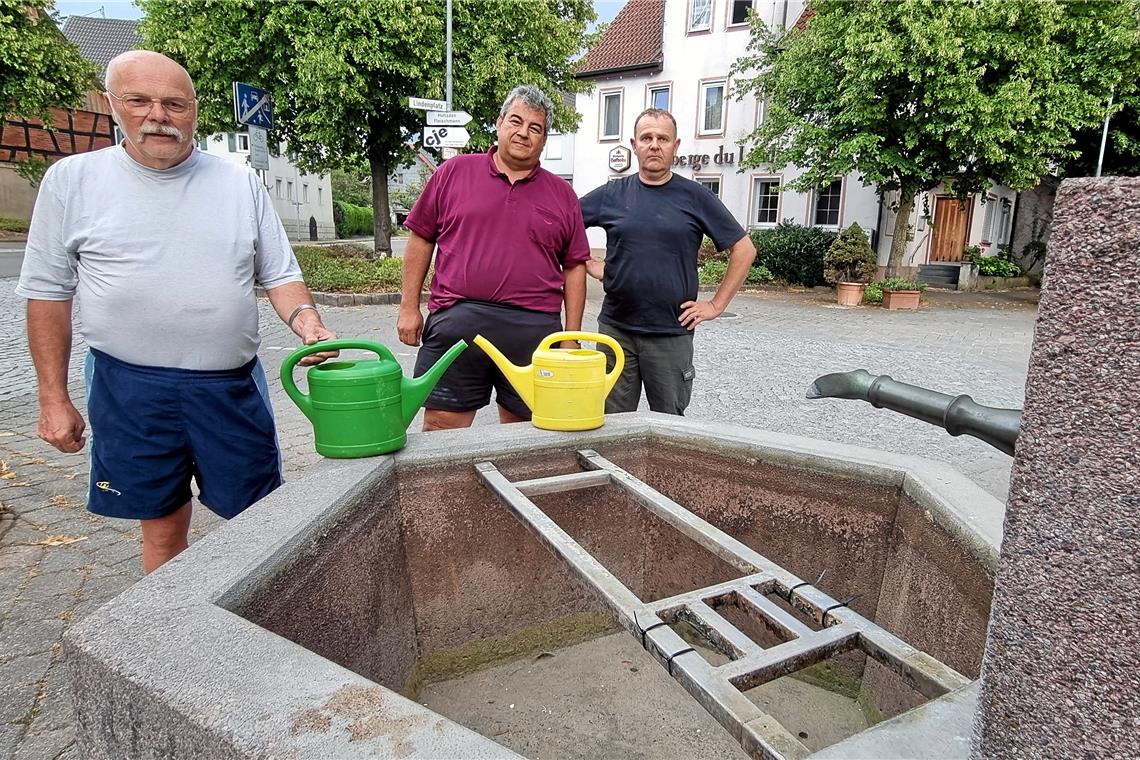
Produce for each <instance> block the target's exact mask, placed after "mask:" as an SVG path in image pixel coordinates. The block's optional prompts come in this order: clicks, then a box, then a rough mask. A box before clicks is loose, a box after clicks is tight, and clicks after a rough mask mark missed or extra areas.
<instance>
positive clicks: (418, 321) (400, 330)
mask: <svg viewBox="0 0 1140 760" xmlns="http://www.w3.org/2000/svg"><path fill="white" fill-rule="evenodd" d="M423 331H424V315H423V314H421V313H420V310H419V307H416V308H410V307H405V306H401V307H400V313H399V316H397V317H396V334H397V335H399V336H400V342H401V343H405V344H407V345H409V346H418V345H419V344H420V336H421V335H422V333H423Z"/></svg>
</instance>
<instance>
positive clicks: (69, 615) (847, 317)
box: [0, 279, 1036, 760]
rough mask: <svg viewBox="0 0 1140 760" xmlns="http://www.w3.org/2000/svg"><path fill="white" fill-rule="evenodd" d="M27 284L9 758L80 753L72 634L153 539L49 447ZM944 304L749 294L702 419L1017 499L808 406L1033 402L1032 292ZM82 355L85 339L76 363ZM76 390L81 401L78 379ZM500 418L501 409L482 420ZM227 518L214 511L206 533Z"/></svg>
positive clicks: (982, 470)
mask: <svg viewBox="0 0 1140 760" xmlns="http://www.w3.org/2000/svg"><path fill="white" fill-rule="evenodd" d="M14 286H15V281H14V280H12V279H0V357H2V358H0V756H5V755H9V754H10V755H12V756H14V757H15V758H19V759H20V760H24V759H27V760H48V759H54V758H61V757H64V758H70V757H74V756H75V748H74V731H73V728H72V721H71V714H70V710H71V706H70V701H69V697H68V694H67V685H66V681H65V677H64V673H63V667H62V663H61V660H60V651H59V645H60V638H61V636H62V634H63V631H64V630H65V629H66V627H67V626H68V625H70V624H72V623H74V622H75V621H77V620H79V619H81V618H82V617H83V616H85V615H87V614H88V613H90V612H91V611H92V610H94V609H95V608H96V607H98V606H99V605H101V604H103V603H104V602H106V601H107V600H108V599H110V598H111V597H113V596H114V595H116V594H117V593H119V592H120V591H122V590H123V589H124V588H126V587H127V586H128V585H130V584H131V583H133V582H134V581H135V580H137V578H138V577H139V575H140V569H139V564H140V563H139V546H138V541H139V538H140V536H139V531H138V529H137V527H136V526H137V523H133V524H132V523H125V522H121V521H115V520H105V519H103V518H100V517H97V516H95V515H91V514H89V513H87V512H86V511H85V510H84V504H85V500H86V496H85V491H86V486H87V482H86V472H87V462H86V458H85V455H83V454H73V455H63V454H59V453H58V452H55V450H54V449H51V448H50V447H48V446H47V445H46V444H43V443H42V442H40V441H39V440H38V439H36V438H35V435H34V427H35V420H36V416H37V410H36V398H35V378H34V374H33V372H32V369H31V366H30V364H29V362H28V360H27V355H26V346H25V342H24V337H23V333H24V325H23V317H22V314H23V303H22V302H20V300H19V299H17V298H16V297H15V296H14V294H13V288H14ZM599 298H600V293H599V292H598V289H597V288H596V287H592V288H591V290H590V299H589V303H588V304H587V320H586V327H587V329H589V328H590V327H593V326H594V324H595V323H594V317H595V315H596V314H597V309H598V306H599ZM933 300H934V302H935V305H934V306H932V307H931V308H925V309H923V310H922V311H919V312H917V313H903V312H887V311H884V310H881V309H874V308H860V309H841V308H838V307H836V306H834V305H833V304H832V303H831V302H830V298H828V297H827V296H825V295H819V294H816V293H811V292H809V293H787V292H782V291H781V292H769V293H764V294H760V295H751V296H741V297H738V298H737V300H736V301H734V302H733V305H732V307H731V308H732V311H733V312H734V316H732V317H729V318H722V319H720V320H717V321H716V322H712V323H708V324H706V325H704V326H702V327H701V329H700V331H699V333H698V336H697V373H698V376H697V381H696V386H695V389H694V394H693V403H692V406H691V407H690V412H689V413H690V415H691V416H696V417H703V418H707V419H712V420H724V421H731V422H734V423H740V424H744V425H750V426H755V427H761V428H767V429H770V430H776V431H781V432H792V433H796V434H799V435H807V436H813V437H816V438H823V439H829V440H834V441H840V442H845V443H854V444H861V445H865V446H876V447H879V448H883V449H886V450H889V451H894V452H900V453H906V454H918V455H921V456H926V457H931V458H934V459H938V460H942V461H947V462H950V463H952V464H954V465H956V466H957V467H959V468H960V469H961V470H962V471H963V472H964V473H965V474H966V475H968V476H969V477H971V478H973V479H974V480H975V481H977V482H978V483H979V484H980V485H981V486H982V487H984V488H985V489H986V490H988V491H990V492H991V493H993V494H995V495H996V496H998V497H999V498H1002V499H1003V500H1004V498H1005V495H1006V490H1007V487H1008V480H1009V470H1010V464H1011V461H1010V458H1009V457H1007V456H1005V455H1004V454H1001V453H999V452H997V451H995V450H994V449H992V448H990V447H989V446H986V445H985V444H982V443H980V442H978V441H975V440H974V439H969V438H951V437H950V436H948V435H946V434H945V433H943V432H941V431H939V430H936V429H935V428H932V427H929V426H927V425H924V424H922V423H919V422H917V421H915V420H910V419H907V418H904V417H901V416H898V415H895V414H892V413H890V412H886V411H882V410H876V409H874V408H872V407H871V406H870V405H867V404H862V403H858V402H852V401H835V400H825V401H808V400H806V399H805V398H804V391H805V390H806V388H807V386H808V385H809V383H810V382H811V380H812V379H814V378H815V377H816V376H817V375H819V374H822V373H825V372H833V371H839V370H846V369H853V368H856V367H863V368H866V369H868V370H870V371H871V372H874V373H889V374H891V375H892V376H893V377H895V378H896V379H898V380H903V381H907V382H911V383H916V384H919V385H925V386H928V387H932V388H936V389H940V390H944V391H947V392H954V393H958V392H970V393H971V394H973V396H974V398H975V399H976V400H977V401H979V402H980V403H983V404H990V405H996V406H1020V405H1021V401H1022V390H1023V386H1024V381H1025V375H1026V367H1027V361H1028V354H1029V346H1030V340H1031V337H1032V329H1033V320H1034V318H1035V316H1036V309H1035V307H1034V306H1033V305H1032V304H1031V303H1027V302H1026V301H1025V300H1024V299H1023V298H1018V297H1000V296H999V297H994V296H989V297H981V298H976V297H973V296H968V295H965V294H956V293H947V294H939V295H936V296H933ZM261 309H262V324H263V325H265V339H264V342H263V345H262V349H261V356H262V360H263V361H264V363H265V364H266V366H267V368H269V375H270V379H271V383H272V388H273V400H274V405H275V408H276V409H277V414H278V420H279V423H280V435H281V441H282V445H283V447H284V449H285V463H286V470H287V471H288V473H289V474H291V475H294V476H295V475H296V474H297V473H299V472H300V471H302V470H303V469H304V468H305V467H307V466H308V465H310V464H312V463H313V462H314V461H316V460H317V458H318V457H317V455H316V454H315V453H314V452H313V450H312V443H311V431H310V429H309V426H308V424H307V422H306V421H305V419H304V418H303V417H302V415H301V414H300V413H299V412H298V411H297V410H296V409H295V408H294V407H293V405H292V404H291V402H289V400H288V399H287V398H286V397H285V396H284V393H283V391H282V390H281V388H280V383H279V382H278V381H277V380H275V379H274V372H273V368H275V367H277V366H279V365H280V362H281V360H282V359H283V358H284V357H285V355H286V354H287V352H289V351H290V350H291V349H292V348H293V347H294V345H295V339H294V338H293V336H292V335H291V334H290V333H287V331H286V330H285V328H284V326H283V325H281V324H280V322H279V321H278V320H277V319H276V318H275V317H274V316H273V315H272V313H271V311H270V309H269V308H268V306H267V304H265V303H264V302H263V303H262V306H261ZM324 312H325V315H326V316H325V318H326V320H327V321H328V323H329V324H330V325H332V326H333V327H334V329H336V330H337V331H338V332H339V333H340V334H341V335H342V336H344V337H349V336H353V337H362V338H368V339H372V340H378V341H380V342H382V343H385V344H387V345H388V346H390V347H393V349H394V351H395V352H396V355H397V357H398V358H399V360H400V362H401V363H402V364H403V365H404V367H405V369H410V367H411V366H412V363H413V360H414V350H413V349H409V348H408V347H406V346H401V345H400V344H399V343H398V342H397V340H396V335H395V316H396V307H394V306H360V307H344V308H333V307H325V308H324ZM82 351H83V346H82V345H80V344H79V342H78V341H77V345H76V346H75V351H74V354H73V362H72V367H73V368H74V367H77V366H79V363H78V358H79V357H80V355H81V352H82ZM75 374H76V373H75V372H74V371H73V376H75ZM75 380H78V377H75ZM72 390H73V393H74V396H75V398H76V399H77V403H80V404H82V401H83V391H82V388H81V387H80V385H79V383H78V382H73V383H72ZM493 419H494V413H493V410H492V408H490V407H489V408H488V409H485V410H483V412H481V413H480V414H479V416H478V417H477V422H478V423H479V424H488V423H490V422H492V421H493ZM414 424H415V423H414ZM440 435H445V434H443V433H441V434H440ZM219 522H220V521H219V520H217V519H216V518H213V517H212V516H211V515H210V514H209V513H208V512H207V511H206V510H204V509H199V510H198V511H197V513H196V515H195V518H194V522H193V524H192V537H191V540H196V539H197V538H199V537H200V536H201V535H203V534H205V533H206V532H208V531H209V530H210V529H212V528H214V527H215V526H216V525H218V524H219Z"/></svg>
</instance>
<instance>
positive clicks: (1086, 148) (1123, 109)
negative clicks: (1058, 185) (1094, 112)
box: [1062, 92, 1140, 177]
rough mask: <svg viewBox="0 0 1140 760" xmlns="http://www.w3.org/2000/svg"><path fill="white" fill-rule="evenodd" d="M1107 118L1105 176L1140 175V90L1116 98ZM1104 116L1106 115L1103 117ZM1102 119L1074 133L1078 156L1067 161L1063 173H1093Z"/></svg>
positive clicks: (1084, 175) (1103, 170) (1091, 174)
mask: <svg viewBox="0 0 1140 760" xmlns="http://www.w3.org/2000/svg"><path fill="white" fill-rule="evenodd" d="M1113 111H1114V113H1112V115H1111V117H1110V118H1109V122H1108V142H1107V143H1106V144H1105V148H1104V166H1103V167H1102V169H1101V173H1102V174H1104V175H1105V176H1117V177H1120V176H1126V177H1136V176H1140V93H1136V92H1133V93H1132V94H1131V95H1126V96H1124V97H1123V98H1116V100H1115V102H1114V107H1113ZM1102 118H1103V117H1102ZM1103 126H1104V125H1103V123H1102V124H1098V125H1097V126H1095V127H1089V128H1088V129H1082V130H1080V131H1078V132H1077V133H1076V135H1075V145H1074V147H1075V148H1076V150H1077V156H1076V157H1075V158H1073V159H1071V160H1069V161H1066V162H1065V164H1064V166H1063V169H1062V173H1063V174H1064V175H1065V176H1066V177H1092V176H1093V175H1095V174H1096V162H1097V158H1098V157H1099V156H1100V138H1101V133H1102V128H1103Z"/></svg>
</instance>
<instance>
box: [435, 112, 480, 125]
mask: <svg viewBox="0 0 1140 760" xmlns="http://www.w3.org/2000/svg"><path fill="white" fill-rule="evenodd" d="M424 115H425V116H426V117H427V124H428V126H429V127H463V126H466V125H467V124H469V123H471V114H469V113H467V112H466V111H428V112H427V113H426V114H424Z"/></svg>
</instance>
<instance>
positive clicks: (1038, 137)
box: [733, 0, 1140, 271]
mask: <svg viewBox="0 0 1140 760" xmlns="http://www.w3.org/2000/svg"><path fill="white" fill-rule="evenodd" d="M810 10H811V11H813V12H814V15H812V16H811V17H810V19H809V20H808V21H807V23H806V26H805V28H803V29H794V30H791V31H790V32H785V30H781V29H768V28H767V27H765V26H764V24H763V22H762V21H761V20H760V19H759V18H754V19H753V22H752V40H751V42H750V45H749V52H748V54H747V55H745V56H744V57H743V58H741V60H740V61H738V62H737V64H736V65H735V66H734V68H733V73H734V74H735V75H739V76H741V78H740V79H738V81H737V86H738V95H739V94H743V93H751V94H752V95H754V96H755V97H756V98H759V99H763V100H764V101H766V102H767V104H768V105H767V109H766V115H765V120H764V122H763V123H762V124H761V125H760V126H758V127H757V128H756V129H755V130H754V131H753V132H752V133H751V134H749V135H748V136H747V137H746V138H745V139H744V140H743V141H742V144H744V145H746V146H747V147H748V154H747V156H746V158H745V161H744V166H746V167H747V166H760V165H764V164H769V165H775V166H784V165H786V164H795V165H797V166H799V167H801V168H802V169H803V170H804V173H803V174H802V175H801V176H799V177H798V178H797V179H796V180H794V181H792V182H789V183H788V184H789V186H791V187H792V188H794V189H798V190H806V189H809V188H811V187H814V186H818V185H823V184H827V183H828V182H831V181H832V180H834V179H835V178H836V177H839V176H842V175H844V174H847V173H849V172H857V173H858V174H859V175H861V179H862V180H863V181H864V182H867V183H871V184H874V185H877V186H878V188H879V189H880V190H881V191H895V190H897V191H898V193H899V195H898V202H897V209H896V210H897V212H898V214H897V219H896V222H895V233H894V239H893V244H892V246H891V257H890V262H889V267H890V268H891V269H892V271H893V270H896V269H897V268H898V267H899V265H900V263H901V261H902V256H903V253H904V252H905V248H906V238H907V235H906V231H907V223H908V220H909V218H910V214H911V211H912V210H913V208H914V200H915V196H916V195H917V194H918V193H919V192H921V191H924V190H929V189H930V188H933V187H935V186H936V185H938V184H939V183H940V182H943V181H946V182H947V183H948V187H949V189H950V192H952V193H953V194H954V195H956V196H957V197H958V198H959V199H965V198H967V197H968V196H969V195H970V194H972V193H975V192H978V191H980V190H982V189H984V188H985V187H986V184H987V182H988V180H989V179H991V178H992V179H993V180H995V181H997V182H999V183H1002V184H1005V185H1007V186H1009V187H1012V188H1015V189H1022V188H1027V187H1031V186H1033V185H1034V184H1036V182H1037V180H1038V179H1039V178H1040V177H1041V176H1043V175H1044V174H1045V173H1046V172H1047V170H1048V168H1049V166H1050V165H1051V163H1052V162H1055V161H1061V160H1064V159H1065V158H1068V157H1070V156H1072V155H1073V154H1074V153H1075V151H1074V150H1073V149H1072V148H1071V144H1072V142H1073V132H1074V130H1076V129H1078V128H1080V127H1085V126H1089V127H1091V126H1095V125H1096V124H1097V123H1099V121H1100V120H1101V119H1102V118H1103V115H1104V109H1105V105H1106V103H1107V100H1108V95H1109V92H1110V91H1111V90H1112V89H1113V88H1114V87H1115V88H1116V91H1117V93H1118V94H1123V92H1124V91H1129V92H1131V91H1132V90H1133V89H1134V88H1135V84H1136V78H1137V72H1138V71H1140V53H1138V51H1140V46H1138V31H1137V18H1138V15H1137V14H1138V10H1140V0H1125V1H1124V2H1099V1H1097V0H1092V1H1089V2H1064V1H1063V0H973V1H972V2H935V1H932V0H864V2H858V3H851V2H846V0H815V2H812V3H811V5H810Z"/></svg>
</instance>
